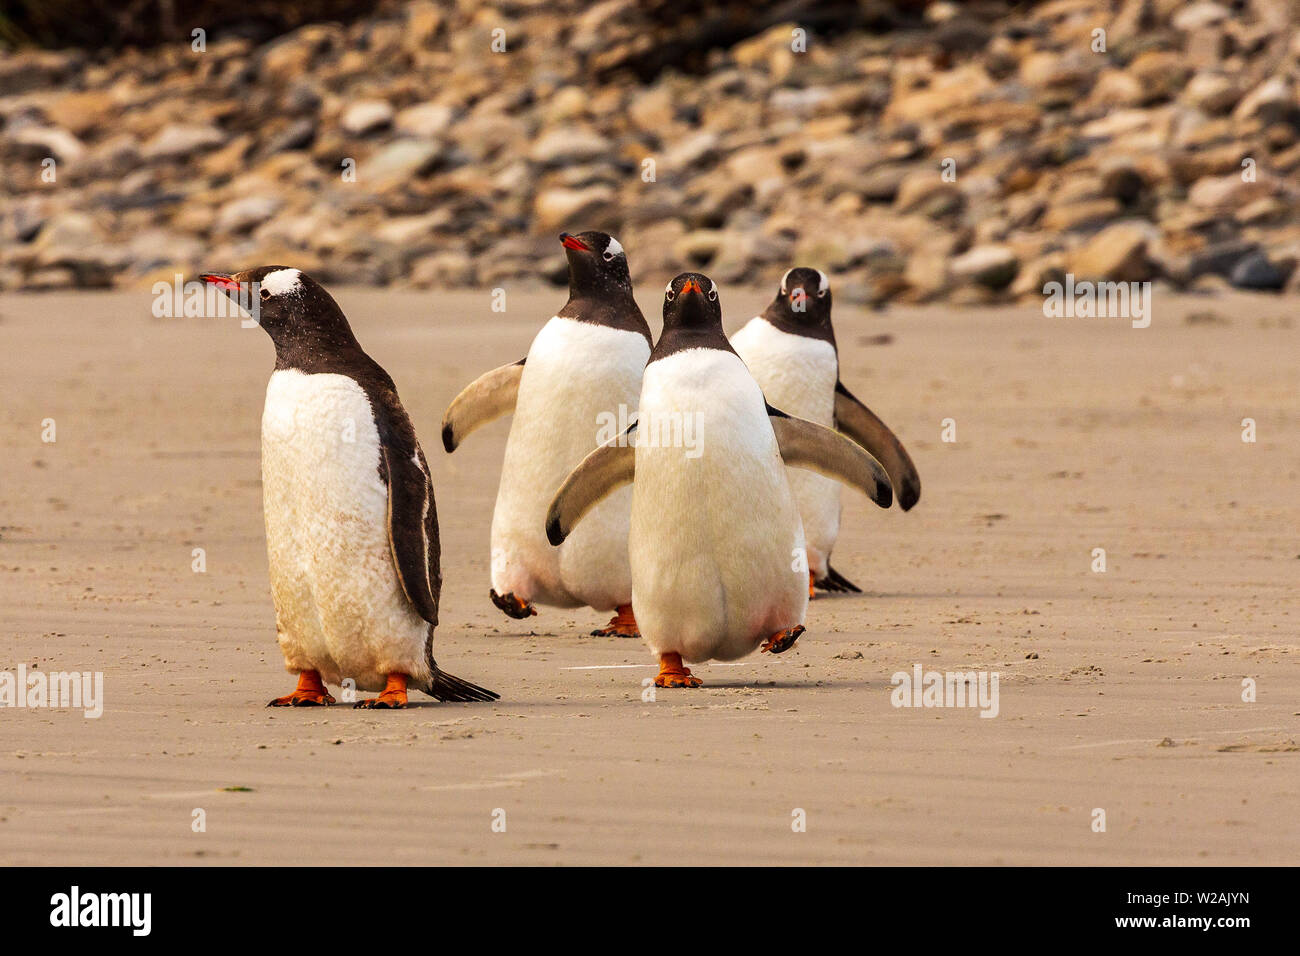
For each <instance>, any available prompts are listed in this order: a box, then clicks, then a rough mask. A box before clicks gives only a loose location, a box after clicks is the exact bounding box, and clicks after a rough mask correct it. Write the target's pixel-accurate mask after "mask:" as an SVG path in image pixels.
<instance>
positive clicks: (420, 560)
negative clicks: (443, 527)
mask: <svg viewBox="0 0 1300 956" xmlns="http://www.w3.org/2000/svg"><path fill="white" fill-rule="evenodd" d="M382 448H383V455H384V471H385V473H386V475H387V478H388V544H389V547H390V549H391V550H392V552H393V565H394V566H395V567H396V568H397V580H398V581H399V582H401V585H402V590H403V591H404V592H405V593H406V598H407V600H408V601H410V602H411V607H413V608H415V612H416V613H417V614H419V615H420V617H422V618H424V619H425V620H426V621H428V622H429V623H430V624H437V623H438V597H439V595H441V593H442V572H441V570H440V566H439V561H440V551H441V547H440V545H439V542H438V512H437V507H436V505H435V504H434V500H433V481H432V480H431V479H430V477H429V465H428V463H427V462H426V461H425V460H424V452H423V451H421V450H420V447H419V445H417V446H416V448H415V454H414V455H410V456H408V455H405V454H403V453H402V452H401V451H399V450H398V449H397V448H395V447H393V446H392V445H388V444H385V445H383V446H382Z"/></svg>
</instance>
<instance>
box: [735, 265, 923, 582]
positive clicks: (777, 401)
mask: <svg viewBox="0 0 1300 956" xmlns="http://www.w3.org/2000/svg"><path fill="white" fill-rule="evenodd" d="M731 344H732V345H733V346H734V347H735V349H736V352H737V354H738V355H739V356H740V357H741V358H742V359H744V361H745V364H746V365H747V366H749V371H750V373H751V374H752V375H753V376H754V378H755V379H756V380H757V381H758V384H759V386H760V387H761V388H762V389H763V394H764V395H765V396H766V397H767V400H768V401H769V402H771V403H772V404H774V405H776V406H777V407H778V408H780V409H782V410H783V411H786V412H788V413H790V414H791V415H797V416H799V417H800V418H805V419H807V420H808V421H810V422H816V423H817V424H819V425H826V426H828V427H830V428H836V429H838V430H839V431H841V432H843V433H844V434H845V435H847V436H848V437H850V438H852V439H853V440H854V441H856V442H857V443H858V444H860V445H861V446H862V447H863V448H865V449H866V450H867V451H868V452H870V453H871V455H872V456H873V457H874V458H876V459H877V460H878V461H879V462H880V463H881V464H882V465H884V466H885V471H886V472H888V474H889V480H890V483H891V484H892V485H893V487H894V492H895V494H896V495H897V496H898V503H899V505H900V506H901V507H902V509H903V510H904V511H907V510H908V509H910V508H911V507H912V506H913V505H914V504H916V502H917V500H918V499H919V498H920V497H921V479H920V477H919V476H918V475H917V473H916V466H915V465H913V464H912V459H911V458H910V457H909V456H908V454H907V451H906V449H904V448H903V445H902V443H901V442H900V441H899V440H898V438H897V437H896V436H895V435H894V433H893V432H891V431H890V430H889V428H888V427H887V426H886V425H885V423H884V422H882V421H881V420H880V419H879V418H877V417H876V416H875V414H874V413H873V412H872V411H871V409H869V408H867V407H866V406H865V405H863V404H862V403H861V402H860V401H858V400H857V399H856V398H854V397H853V394H852V393H851V392H850V391H849V390H848V389H847V388H845V387H844V383H843V382H841V381H840V370H839V354H838V352H837V350H836V348H835V330H834V329H833V328H832V326H831V284H830V280H828V279H827V278H826V274H825V273H823V272H821V271H820V270H818V269H806V268H796V269H791V270H790V271H788V272H787V273H786V274H785V275H784V276H782V277H781V288H780V290H779V291H778V292H777V294H776V298H775V299H773V300H772V304H771V305H769V306H768V307H767V309H766V310H765V311H764V312H763V314H762V315H759V316H756V317H755V318H753V319H750V320H749V322H748V323H746V325H745V327H744V328H742V329H741V330H740V331H739V332H737V333H736V334H735V335H733V336H732V337H731ZM790 486H791V487H792V488H793V489H794V495H795V499H796V500H797V501H798V502H799V513H800V515H802V516H803V529H804V534H805V535H806V536H807V539H808V596H809V597H812V594H813V585H814V584H815V585H816V586H817V587H819V588H821V589H822V590H825V591H858V590H860V589H859V588H858V587H857V586H856V585H855V584H853V583H852V582H851V581H849V580H848V579H847V578H845V577H844V576H843V575H841V574H840V573H839V572H838V571H836V570H835V569H834V568H832V567H831V563H830V559H831V549H832V548H834V547H835V539H836V537H837V536H838V535H839V531H840V486H839V484H838V483H836V482H834V481H830V480H829V479H827V478H824V477H822V476H821V475H817V474H812V473H810V472H807V471H796V470H794V469H791V471H790Z"/></svg>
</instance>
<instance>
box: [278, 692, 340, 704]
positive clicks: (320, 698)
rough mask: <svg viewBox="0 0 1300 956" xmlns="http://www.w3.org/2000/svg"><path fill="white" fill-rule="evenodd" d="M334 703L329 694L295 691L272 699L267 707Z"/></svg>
mask: <svg viewBox="0 0 1300 956" xmlns="http://www.w3.org/2000/svg"><path fill="white" fill-rule="evenodd" d="M332 703H334V698H333V697H331V696H330V695H329V694H300V693H298V692H297V691H294V692H293V693H292V694H285V695H284V696H283V697H277V698H276V699H275V700H273V701H270V702H269V703H268V704H267V705H266V706H267V707H328V706H329V705H330V704H332Z"/></svg>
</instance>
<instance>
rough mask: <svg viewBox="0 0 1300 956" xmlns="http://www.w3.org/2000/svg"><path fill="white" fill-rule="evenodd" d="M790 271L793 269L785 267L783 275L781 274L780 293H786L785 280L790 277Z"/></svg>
mask: <svg viewBox="0 0 1300 956" xmlns="http://www.w3.org/2000/svg"><path fill="white" fill-rule="evenodd" d="M791 272H794V270H793V269H786V270H785V275H783V276H781V294H782V295H785V293H786V288H785V282H786V280H787V279H789V278H790V273H791Z"/></svg>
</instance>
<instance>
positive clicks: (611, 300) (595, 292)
mask: <svg viewBox="0 0 1300 956" xmlns="http://www.w3.org/2000/svg"><path fill="white" fill-rule="evenodd" d="M556 315H558V316H560V317H561V318H564V319H576V320H577V321H579V322H590V323H592V324H593V325H604V326H607V327H608V328H611V329H618V330H619V331H622V332H636V333H639V334H640V335H642V336H644V337H645V340H646V343H647V344H648V345H651V346H653V345H654V340H653V338H652V337H651V335H650V324H649V323H648V322H646V320H645V316H644V315H642V314H641V308H640V307H639V306H638V305H637V304H636V299H634V298H633V297H632V287H631V286H630V285H627V284H624V283H622V282H618V281H614V280H606V281H597V282H592V281H585V282H579V281H576V280H574V279H570V280H569V301H568V302H566V303H564V308H562V309H560V311H559V312H557V313H556Z"/></svg>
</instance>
